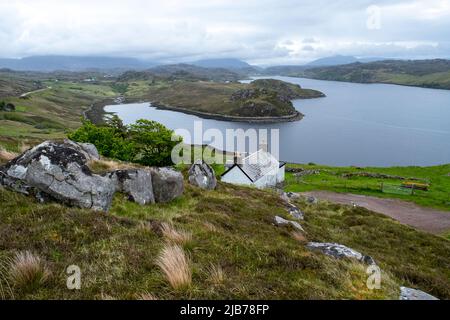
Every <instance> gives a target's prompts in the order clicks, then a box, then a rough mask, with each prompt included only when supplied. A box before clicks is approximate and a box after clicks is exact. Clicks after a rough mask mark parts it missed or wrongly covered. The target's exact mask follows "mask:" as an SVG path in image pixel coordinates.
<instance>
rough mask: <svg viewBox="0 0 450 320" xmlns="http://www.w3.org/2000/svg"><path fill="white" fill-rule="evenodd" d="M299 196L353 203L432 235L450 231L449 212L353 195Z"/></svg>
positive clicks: (317, 194)
mask: <svg viewBox="0 0 450 320" xmlns="http://www.w3.org/2000/svg"><path fill="white" fill-rule="evenodd" d="M301 194H302V195H306V196H313V197H316V198H318V199H320V200H327V201H330V202H333V203H339V204H346V205H352V203H354V204H356V205H358V206H360V207H364V208H366V209H369V210H371V211H375V212H378V213H381V214H384V215H387V216H389V217H391V218H393V219H395V220H397V221H399V222H401V223H403V224H407V225H410V226H412V227H415V228H417V229H420V230H423V231H427V232H431V233H434V234H442V233H445V232H448V231H450V211H439V210H436V209H431V208H424V207H420V206H418V205H416V204H414V203H411V202H406V201H402V200H397V199H383V198H376V197H370V196H362V195H355V194H346V193H335V192H328V191H312V192H303V193H301Z"/></svg>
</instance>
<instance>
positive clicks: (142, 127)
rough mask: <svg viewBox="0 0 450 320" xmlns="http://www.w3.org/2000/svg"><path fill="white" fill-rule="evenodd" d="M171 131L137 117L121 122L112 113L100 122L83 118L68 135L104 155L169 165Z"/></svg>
mask: <svg viewBox="0 0 450 320" xmlns="http://www.w3.org/2000/svg"><path fill="white" fill-rule="evenodd" d="M172 134H173V131H172V130H169V129H167V128H166V127H165V126H163V125H162V124H160V123H158V122H155V121H149V120H138V121H137V122H136V124H133V125H130V126H125V125H124V124H123V123H122V121H121V120H120V119H119V118H118V117H117V116H116V115H115V116H113V117H112V118H111V119H109V120H108V121H107V123H106V125H104V126H97V125H95V124H93V123H92V122H90V121H84V122H83V125H82V127H81V128H79V129H78V130H76V131H75V132H73V133H71V134H69V139H72V140H74V141H77V142H89V143H92V144H94V145H95V146H96V147H97V149H98V152H99V153H100V154H101V155H103V156H105V157H108V158H113V159H118V160H122V161H128V162H136V163H139V164H142V165H146V166H166V165H171V164H172V160H171V152H172V148H173V147H174V146H175V145H176V144H177V143H179V142H181V139H180V140H178V141H172Z"/></svg>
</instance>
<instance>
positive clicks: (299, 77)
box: [258, 75, 450, 99]
mask: <svg viewBox="0 0 450 320" xmlns="http://www.w3.org/2000/svg"><path fill="white" fill-rule="evenodd" d="M258 77H259V76H258ZM272 77H274V76H272ZM275 77H288V78H296V79H308V80H317V81H330V82H342V83H353V84H387V85H392V86H401V87H410V88H421V89H431V90H444V91H450V88H448V89H446V88H437V87H431V86H423V85H419V84H417V85H416V84H404V83H394V82H386V81H375V82H356V81H345V80H336V79H335V80H332V79H319V78H311V77H306V76H287V75H276V76H275ZM304 99H315V98H304Z"/></svg>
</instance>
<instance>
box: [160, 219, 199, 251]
mask: <svg viewBox="0 0 450 320" xmlns="http://www.w3.org/2000/svg"><path fill="white" fill-rule="evenodd" d="M161 232H162V234H163V236H164V238H165V239H166V240H167V241H169V242H173V243H175V244H179V245H182V244H186V243H188V242H191V241H192V233H191V232H189V231H186V230H176V229H175V227H174V226H173V225H172V224H170V223H166V222H163V223H162V224H161Z"/></svg>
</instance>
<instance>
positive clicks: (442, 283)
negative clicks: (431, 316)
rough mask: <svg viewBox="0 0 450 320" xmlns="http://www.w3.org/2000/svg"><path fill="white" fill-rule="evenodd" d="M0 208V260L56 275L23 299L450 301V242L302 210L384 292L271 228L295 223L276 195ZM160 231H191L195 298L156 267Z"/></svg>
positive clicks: (21, 203) (12, 202)
mask: <svg viewBox="0 0 450 320" xmlns="http://www.w3.org/2000/svg"><path fill="white" fill-rule="evenodd" d="M184 172H185V171H184ZM0 202H1V203H2V206H1V207H0V231H1V232H0V259H6V258H7V257H11V256H12V255H13V254H14V253H15V252H17V251H24V250H30V251H32V252H34V253H35V254H38V255H39V256H40V257H41V258H42V259H44V260H45V262H46V264H47V265H48V267H49V268H50V271H51V274H52V276H51V278H50V279H49V280H48V281H47V282H46V283H45V284H43V285H41V286H40V287H37V288H34V289H33V290H30V291H22V290H20V289H19V288H13V294H14V298H16V299H101V298H102V297H104V296H111V297H114V298H121V299H136V298H137V297H138V296H139V295H140V294H143V293H145V292H148V293H151V294H153V295H155V296H157V297H158V298H160V299H397V298H398V294H399V286H400V285H407V286H412V287H417V288H420V289H422V290H425V291H427V292H430V293H431V294H435V295H437V296H438V297H440V298H447V299H448V298H450V281H449V279H450V274H449V270H450V268H449V267H450V260H449V259H450V258H449V255H448V252H449V250H450V242H449V241H448V240H445V239H444V238H441V237H436V236H433V235H430V234H425V233H422V232H419V231H416V230H414V229H412V228H409V227H406V226H403V225H400V224H399V223H397V222H395V221H393V220H391V219H389V218H387V217H384V216H381V215H378V214H374V213H371V212H369V211H367V210H363V209H360V208H358V209H352V208H346V207H340V206H337V205H329V204H325V203H321V204H319V205H308V204H306V203H304V202H302V201H300V202H298V203H297V205H298V206H299V207H300V208H301V209H302V210H303V211H304V212H305V214H306V221H305V222H303V223H302V224H303V225H304V227H305V230H306V234H305V236H306V238H307V239H308V240H309V241H337V242H340V243H343V244H346V245H349V246H352V247H354V248H355V249H357V250H360V251H361V252H363V253H366V254H370V255H371V256H372V257H373V258H374V259H375V260H376V261H377V262H378V263H379V265H380V267H381V269H382V270H383V274H382V289H381V290H374V291H372V290H369V289H368V288H367V287H366V280H367V275H366V266H364V265H362V264H360V263H356V262H352V261H347V260H335V259H333V258H330V257H327V256H324V255H322V254H320V253H313V252H310V251H309V250H307V249H306V248H305V247H304V243H303V242H299V241H298V240H296V239H294V238H293V236H292V234H291V232H292V230H291V229H284V228H277V227H275V226H273V225H272V220H273V217H274V216H275V215H280V216H283V217H286V218H288V216H287V214H286V211H285V208H284V206H283V204H282V202H281V201H280V199H279V197H278V195H276V194H274V193H272V192H269V191H261V190H256V189H252V188H244V187H237V186H231V185H226V184H219V186H218V189H217V190H215V191H203V190H200V189H198V188H195V187H191V186H189V185H187V186H186V190H185V193H184V195H183V196H182V197H181V198H179V199H177V200H175V201H173V202H171V203H168V204H155V205H149V206H139V205H137V204H135V203H131V202H128V201H126V199H125V197H123V196H122V195H120V194H118V195H116V197H115V199H114V203H113V207H112V209H111V211H110V213H108V214H104V213H98V212H91V211H89V210H81V209H76V208H68V207H64V206H61V205H58V204H39V203H37V202H36V201H35V200H33V199H31V198H28V197H25V196H22V195H19V194H16V193H13V192H10V191H6V190H3V189H0ZM161 222H171V223H173V224H174V226H175V228H176V229H183V230H186V231H188V232H191V233H192V241H190V242H189V243H186V244H184V245H183V248H184V250H185V252H187V253H188V255H189V256H190V258H191V260H192V271H193V278H192V285H191V286H189V287H188V288H184V289H179V290H175V289H173V288H172V287H171V286H170V285H169V284H168V282H167V280H166V279H165V277H164V275H163V274H162V272H161V271H160V269H159V268H158V267H157V266H156V264H155V263H156V259H157V257H158V254H159V252H160V251H161V249H162V248H163V246H164V243H165V241H166V240H165V239H164V238H163V237H162V235H161V233H160V232H159V231H158V230H159V229H158V225H159V224H160V223H161ZM71 264H76V265H78V266H80V268H81V271H82V289H81V290H75V291H70V290H68V289H66V287H65V283H66V276H67V275H66V274H65V270H66V268H67V266H69V265H71ZM211 264H214V265H219V266H221V268H222V269H223V270H224V273H225V277H224V281H223V282H222V283H215V282H214V281H212V280H211V278H210V276H209V273H208V272H209V271H208V270H209V269H210V267H211ZM1 278H2V277H0V279H1ZM3 278H4V277H3Z"/></svg>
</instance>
